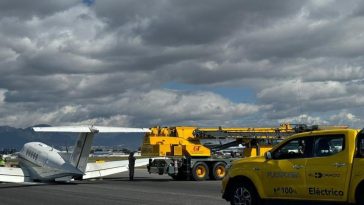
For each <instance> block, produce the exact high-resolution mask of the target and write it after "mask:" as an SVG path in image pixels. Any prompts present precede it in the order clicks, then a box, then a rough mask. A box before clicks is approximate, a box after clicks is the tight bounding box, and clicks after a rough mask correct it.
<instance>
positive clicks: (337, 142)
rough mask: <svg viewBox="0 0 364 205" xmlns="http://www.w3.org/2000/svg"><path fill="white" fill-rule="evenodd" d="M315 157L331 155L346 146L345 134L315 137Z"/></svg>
mask: <svg viewBox="0 0 364 205" xmlns="http://www.w3.org/2000/svg"><path fill="white" fill-rule="evenodd" d="M314 144H315V149H314V154H315V157H324V156H331V155H334V154H336V153H339V152H341V151H343V150H344V148H345V136H344V135H331V136H317V137H316V138H315V143H314Z"/></svg>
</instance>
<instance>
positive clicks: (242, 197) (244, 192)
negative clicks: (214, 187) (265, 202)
mask: <svg viewBox="0 0 364 205" xmlns="http://www.w3.org/2000/svg"><path fill="white" fill-rule="evenodd" d="M229 201H230V204H231V205H237V204H245V205H261V204H262V200H261V199H260V197H259V194H258V192H257V190H256V189H255V187H254V185H252V184H251V183H250V182H248V181H243V182H237V183H235V184H234V185H233V186H232V187H231V192H230V198H229Z"/></svg>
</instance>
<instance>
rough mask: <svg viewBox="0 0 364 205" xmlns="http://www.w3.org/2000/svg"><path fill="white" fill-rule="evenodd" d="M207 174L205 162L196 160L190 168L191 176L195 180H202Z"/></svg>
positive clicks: (207, 169) (207, 168)
mask: <svg viewBox="0 0 364 205" xmlns="http://www.w3.org/2000/svg"><path fill="white" fill-rule="evenodd" d="M208 176H209V167H208V166H207V164H206V163H205V162H197V163H196V164H195V165H194V166H193V169H192V177H193V179H194V180H196V181H204V180H206V179H207V177H208Z"/></svg>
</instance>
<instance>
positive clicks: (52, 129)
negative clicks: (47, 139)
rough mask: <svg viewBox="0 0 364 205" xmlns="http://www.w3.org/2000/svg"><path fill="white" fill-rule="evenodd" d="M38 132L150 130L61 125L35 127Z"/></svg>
mask: <svg viewBox="0 0 364 205" xmlns="http://www.w3.org/2000/svg"><path fill="white" fill-rule="evenodd" d="M33 130H34V131H36V132H80V133H91V132H92V133H97V132H100V133H111V132H150V129H148V128H129V127H104V126H61V127H33Z"/></svg>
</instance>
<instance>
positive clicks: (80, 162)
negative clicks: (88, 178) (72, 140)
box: [70, 133, 94, 173]
mask: <svg viewBox="0 0 364 205" xmlns="http://www.w3.org/2000/svg"><path fill="white" fill-rule="evenodd" d="M93 139H94V133H80V136H79V137H78V139H77V141H76V144H75V146H74V149H73V152H72V154H71V156H70V163H71V164H72V165H73V166H75V167H77V168H78V169H79V170H80V171H81V172H83V173H84V172H85V170H86V165H87V161H88V156H89V154H90V151H91V146H92V142H93Z"/></svg>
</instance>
